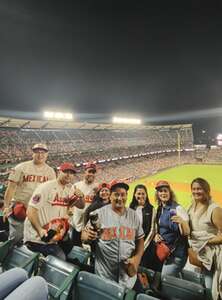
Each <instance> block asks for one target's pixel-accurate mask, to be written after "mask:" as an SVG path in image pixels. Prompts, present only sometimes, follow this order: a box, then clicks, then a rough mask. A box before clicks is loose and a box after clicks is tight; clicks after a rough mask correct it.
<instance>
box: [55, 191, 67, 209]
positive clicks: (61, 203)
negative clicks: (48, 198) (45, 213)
mask: <svg viewBox="0 0 222 300" xmlns="http://www.w3.org/2000/svg"><path fill="white" fill-rule="evenodd" d="M51 204H52V205H53V206H66V207H67V206H68V204H67V201H66V198H61V197H59V194H58V193H56V196H55V198H54V200H53V201H52V202H51Z"/></svg>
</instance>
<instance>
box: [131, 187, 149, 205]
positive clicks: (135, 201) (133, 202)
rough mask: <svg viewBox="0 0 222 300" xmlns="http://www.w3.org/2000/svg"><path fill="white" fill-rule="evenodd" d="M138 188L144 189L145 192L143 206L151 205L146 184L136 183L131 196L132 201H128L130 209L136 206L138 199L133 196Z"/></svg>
mask: <svg viewBox="0 0 222 300" xmlns="http://www.w3.org/2000/svg"><path fill="white" fill-rule="evenodd" d="M138 189H143V190H144V191H145V193H146V201H145V205H144V206H146V205H151V204H150V200H149V197H148V192H147V188H146V186H145V185H143V184H138V185H136V186H135V189H134V192H133V198H132V201H131V202H130V206H129V207H130V208H132V209H136V208H137V206H138V201H137V200H136V197H135V194H136V191H137V190H138Z"/></svg>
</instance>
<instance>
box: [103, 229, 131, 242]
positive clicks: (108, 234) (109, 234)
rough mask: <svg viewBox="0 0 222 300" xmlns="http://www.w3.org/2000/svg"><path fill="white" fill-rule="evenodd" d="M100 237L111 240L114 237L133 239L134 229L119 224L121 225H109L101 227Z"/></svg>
mask: <svg viewBox="0 0 222 300" xmlns="http://www.w3.org/2000/svg"><path fill="white" fill-rule="evenodd" d="M101 239H102V240H103V241H111V240H114V239H120V240H128V241H133V240H135V230H134V229H133V228H129V227H125V226H121V227H119V228H118V227H110V228H103V229H102V234H101Z"/></svg>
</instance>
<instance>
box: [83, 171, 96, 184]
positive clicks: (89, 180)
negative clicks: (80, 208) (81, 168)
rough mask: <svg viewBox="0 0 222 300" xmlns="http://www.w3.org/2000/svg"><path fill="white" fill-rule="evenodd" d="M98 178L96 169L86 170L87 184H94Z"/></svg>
mask: <svg viewBox="0 0 222 300" xmlns="http://www.w3.org/2000/svg"><path fill="white" fill-rule="evenodd" d="M95 177H96V170H95V169H91V168H89V169H86V170H85V181H86V183H88V184H90V183H93V182H94V180H95Z"/></svg>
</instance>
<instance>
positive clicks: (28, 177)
mask: <svg viewBox="0 0 222 300" xmlns="http://www.w3.org/2000/svg"><path fill="white" fill-rule="evenodd" d="M32 152H33V153H32V160H30V161H26V162H23V163H20V164H18V165H17V166H16V167H15V168H14V169H12V170H11V173H10V175H9V178H8V181H9V183H8V187H7V189H6V191H5V197H4V201H5V207H4V217H5V218H7V217H9V218H8V220H9V238H10V239H13V243H14V244H16V243H18V242H20V241H21V240H22V238H23V230H24V219H25V210H26V208H27V205H28V202H29V200H30V198H31V196H32V193H33V191H34V190H35V189H36V188H37V186H39V185H40V184H42V183H44V182H46V181H48V180H52V179H55V172H54V170H53V169H52V168H51V167H49V166H48V165H47V164H46V160H47V157H48V148H47V146H46V145H45V144H35V145H34V146H33V147H32ZM12 207H13V209H12ZM13 212H14V213H13Z"/></svg>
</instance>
